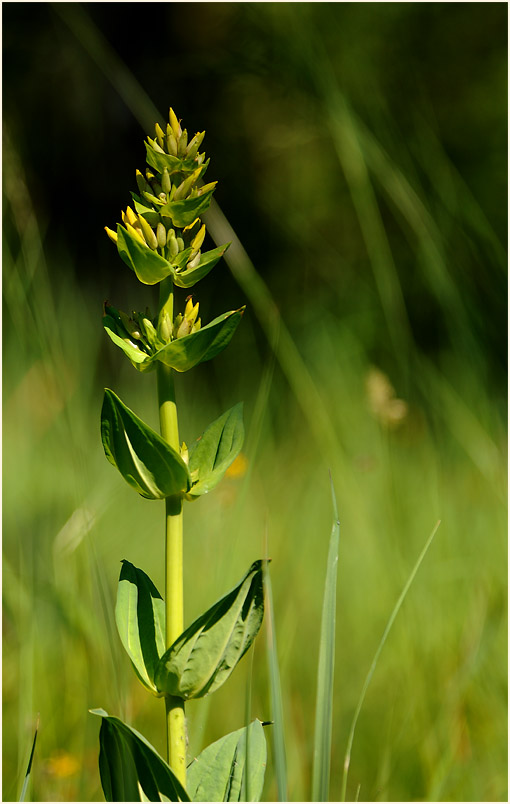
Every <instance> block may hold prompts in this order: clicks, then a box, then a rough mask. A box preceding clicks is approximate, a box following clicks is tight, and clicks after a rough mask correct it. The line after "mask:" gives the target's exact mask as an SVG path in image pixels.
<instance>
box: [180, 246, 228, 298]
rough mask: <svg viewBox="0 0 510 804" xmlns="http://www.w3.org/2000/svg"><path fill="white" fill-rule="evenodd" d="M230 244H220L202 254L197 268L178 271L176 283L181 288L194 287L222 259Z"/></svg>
mask: <svg viewBox="0 0 510 804" xmlns="http://www.w3.org/2000/svg"><path fill="white" fill-rule="evenodd" d="M229 245H230V243H227V244H226V245H225V246H218V248H214V249H212V250H211V251H206V252H205V254H202V255H201V257H200V262H199V264H198V265H197V266H196V268H188V270H186V271H182V272H181V273H176V274H175V276H174V283H175V284H176V285H178V286H179V287H180V288H191V287H193V285H195V284H196V283H197V282H199V281H200V280H201V279H203V278H204V276H207V274H208V273H209V271H211V270H212V269H213V268H214V266H215V265H216V263H217V262H218V261H219V260H221V258H222V257H223V255H224V253H225V251H226V250H227V248H228V247H229Z"/></svg>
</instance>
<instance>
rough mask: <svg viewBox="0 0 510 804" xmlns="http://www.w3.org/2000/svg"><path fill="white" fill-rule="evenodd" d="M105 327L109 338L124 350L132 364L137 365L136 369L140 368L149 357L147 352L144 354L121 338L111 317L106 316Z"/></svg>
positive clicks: (104, 319) (104, 318)
mask: <svg viewBox="0 0 510 804" xmlns="http://www.w3.org/2000/svg"><path fill="white" fill-rule="evenodd" d="M103 327H104V328H105V330H106V332H107V333H108V335H109V337H110V338H111V339H112V341H113V342H114V344H115V345H116V346H119V347H120V348H121V349H122V351H123V352H124V353H125V354H126V355H127V356H128V357H129V359H130V360H131V362H132V363H136V364H137V366H136V368H140V366H139V364H140V363H144V362H145V361H146V360H147V359H148V357H149V355H148V354H147V352H142V350H141V349H140V348H139V347H138V346H136V345H135V344H134V343H132V342H131V341H128V340H126V339H125V338H121V337H120V336H119V335H117V333H116V332H115V330H116V324H115V321H114V319H113V318H112V317H111V316H109V315H105V316H104V317H103ZM151 368H152V367H151Z"/></svg>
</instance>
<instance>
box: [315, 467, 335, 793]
mask: <svg viewBox="0 0 510 804" xmlns="http://www.w3.org/2000/svg"><path fill="white" fill-rule="evenodd" d="M331 496H332V499H333V513H334V519H333V528H332V530H331V537H330V540H329V552H328V563H327V570H326V582H325V584H324V598H323V603H322V620H321V634H320V643H319V669H318V671H317V702H316V706H315V738H314V754H313V776H312V801H329V777H330V767H331V729H332V724H333V686H334V685H333V682H334V676H335V623H336V579H337V572H338V542H339V538H340V522H339V521H338V510H337V505H336V497H335V490H334V488H333V481H331Z"/></svg>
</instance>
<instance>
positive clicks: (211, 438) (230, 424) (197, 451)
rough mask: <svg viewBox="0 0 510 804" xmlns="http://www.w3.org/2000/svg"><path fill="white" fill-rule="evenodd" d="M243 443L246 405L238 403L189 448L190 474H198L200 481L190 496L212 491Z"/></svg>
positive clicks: (193, 487) (192, 489)
mask: <svg viewBox="0 0 510 804" xmlns="http://www.w3.org/2000/svg"><path fill="white" fill-rule="evenodd" d="M243 441H244V425H243V403H242V402H239V403H238V404H237V405H234V407H233V408H230V410H227V412H226V413H224V414H223V415H222V416H220V417H219V418H218V419H216V421H214V422H213V423H212V424H210V425H209V427H208V428H207V430H205V431H204V432H203V433H202V435H201V436H200V438H198V439H197V441H195V443H194V444H191V446H190V448H189V470H190V473H191V474H193V472H195V471H197V472H198V482H197V483H196V484H195V485H194V486H192V488H191V491H190V494H191V495H193V496H200V495H201V494H207V493H208V492H209V491H211V490H212V489H213V488H214V487H215V486H216V485H217V484H218V483H219V482H220V480H221V478H222V477H223V475H224V474H225V472H226V471H227V469H228V467H229V466H230V464H231V463H233V461H235V459H236V458H237V456H238V455H239V453H240V451H241V447H242V446H243Z"/></svg>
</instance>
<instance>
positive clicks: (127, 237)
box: [117, 223, 173, 285]
mask: <svg viewBox="0 0 510 804" xmlns="http://www.w3.org/2000/svg"><path fill="white" fill-rule="evenodd" d="M117 249H118V252H119V254H120V256H121V257H122V259H123V260H124V262H125V263H126V265H127V266H128V267H129V268H131V270H133V271H134V272H135V274H136V275H137V277H138V279H139V280H140V282H143V283H144V284H145V285H155V284H157V282H161V280H162V279H166V277H167V276H170V274H172V273H173V269H172V266H171V264H170V263H169V262H168V260H165V258H164V257H162V256H161V254H158V253H157V251H153V250H152V249H151V248H149V246H146V245H145V244H144V243H142V242H141V241H140V240H138V238H137V237H134V236H133V235H131V234H130V233H129V232H128V231H127V229H124V227H123V226H121V225H120V223H119V224H118V225H117Z"/></svg>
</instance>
